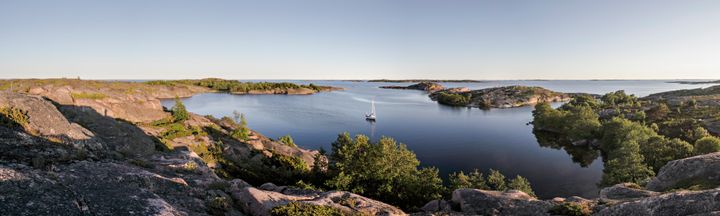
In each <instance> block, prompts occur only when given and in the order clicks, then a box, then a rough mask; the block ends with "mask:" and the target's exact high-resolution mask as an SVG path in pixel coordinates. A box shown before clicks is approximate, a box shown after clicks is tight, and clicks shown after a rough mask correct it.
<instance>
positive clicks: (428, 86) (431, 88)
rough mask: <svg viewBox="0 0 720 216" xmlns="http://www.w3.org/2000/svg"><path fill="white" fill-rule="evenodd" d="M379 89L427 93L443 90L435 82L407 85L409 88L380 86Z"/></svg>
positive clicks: (442, 87)
mask: <svg viewBox="0 0 720 216" xmlns="http://www.w3.org/2000/svg"><path fill="white" fill-rule="evenodd" d="M380 88H384V89H410V90H422V91H427V92H436V91H441V90H444V89H445V87H444V86H442V85H440V84H438V83H435V82H427V81H423V82H420V83H417V84H413V85H409V86H380Z"/></svg>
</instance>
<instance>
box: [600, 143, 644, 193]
mask: <svg viewBox="0 0 720 216" xmlns="http://www.w3.org/2000/svg"><path fill="white" fill-rule="evenodd" d="M608 157H609V158H610V159H609V160H608V162H607V163H605V168H604V169H603V176H602V180H601V182H600V184H601V185H603V186H610V185H614V184H618V183H623V182H632V183H641V182H644V181H646V180H648V179H649V178H650V177H652V176H653V175H655V173H654V172H653V171H652V170H650V168H649V167H648V166H646V165H645V164H643V160H644V158H643V156H642V155H641V154H640V146H639V145H638V144H637V142H635V141H629V142H623V143H620V147H619V148H618V149H617V150H614V151H612V152H611V153H610V154H609V156H608Z"/></svg>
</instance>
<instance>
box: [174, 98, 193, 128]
mask: <svg viewBox="0 0 720 216" xmlns="http://www.w3.org/2000/svg"><path fill="white" fill-rule="evenodd" d="M172 117H173V119H175V122H183V121H185V120H188V119H189V118H190V114H188V111H187V110H186V109H185V104H183V102H182V101H181V100H180V98H179V97H175V105H174V106H173V107H172Z"/></svg>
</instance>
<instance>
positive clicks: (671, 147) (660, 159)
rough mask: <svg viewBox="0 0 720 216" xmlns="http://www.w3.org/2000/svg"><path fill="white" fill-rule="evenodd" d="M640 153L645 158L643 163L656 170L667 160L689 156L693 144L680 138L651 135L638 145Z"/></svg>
mask: <svg viewBox="0 0 720 216" xmlns="http://www.w3.org/2000/svg"><path fill="white" fill-rule="evenodd" d="M640 153H641V154H642V155H643V157H644V158H645V160H644V161H645V163H646V164H647V165H648V166H650V167H652V169H653V171H655V172H658V171H660V168H662V167H663V166H665V164H667V162H670V161H672V160H677V159H682V158H686V157H690V156H691V155H692V153H693V146H692V145H690V143H688V142H685V141H683V140H681V139H670V140H668V139H666V138H665V137H662V136H653V137H651V138H650V139H649V140H648V141H647V143H646V144H644V145H641V146H640Z"/></svg>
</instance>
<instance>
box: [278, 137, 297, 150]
mask: <svg viewBox="0 0 720 216" xmlns="http://www.w3.org/2000/svg"><path fill="white" fill-rule="evenodd" d="M278 140H279V141H280V143H282V144H285V145H288V146H290V147H297V145H296V144H295V141H293V138H292V137H291V136H290V135H285V136H281V137H280V138H279V139H278Z"/></svg>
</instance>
